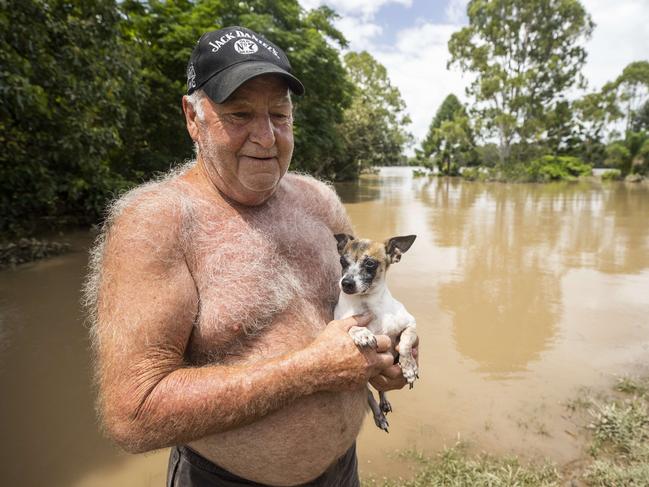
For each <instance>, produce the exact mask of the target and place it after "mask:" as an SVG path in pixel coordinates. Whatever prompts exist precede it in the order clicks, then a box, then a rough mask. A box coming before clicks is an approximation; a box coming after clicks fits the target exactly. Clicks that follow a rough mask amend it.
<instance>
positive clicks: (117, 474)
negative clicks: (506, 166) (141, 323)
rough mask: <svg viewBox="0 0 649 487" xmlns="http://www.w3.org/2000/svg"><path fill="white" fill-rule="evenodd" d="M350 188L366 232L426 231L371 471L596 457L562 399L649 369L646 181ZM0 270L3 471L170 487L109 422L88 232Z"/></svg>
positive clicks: (406, 298) (414, 258)
mask: <svg viewBox="0 0 649 487" xmlns="http://www.w3.org/2000/svg"><path fill="white" fill-rule="evenodd" d="M337 190H338V192H339V194H340V195H341V197H342V198H343V201H344V202H345V205H346V208H347V210H348V212H349V214H350V216H351V218H352V220H353V222H354V225H355V229H356V232H357V234H358V235H359V236H365V237H369V238H373V239H384V238H387V237H390V236H394V235H401V234H410V233H415V234H417V236H418V237H417V240H416V242H415V244H414V245H413V247H412V248H411V250H410V251H409V252H408V253H407V254H406V255H405V256H404V257H403V259H402V261H401V263H399V264H398V265H395V266H393V267H392V268H391V270H390V273H389V275H388V281H389V285H390V288H391V290H392V293H393V294H394V295H395V297H397V298H398V299H399V300H401V301H402V302H403V303H404V304H405V305H406V307H407V308H408V309H409V311H410V312H411V313H412V314H413V315H414V316H415V317H416V318H417V322H418V329H419V333H420V336H421V349H420V367H421V373H420V377H421V379H420V380H419V381H418V382H417V384H416V386H415V388H414V389H413V390H411V391H409V390H403V391H399V392H393V393H392V394H391V395H390V399H391V402H392V405H393V408H394V412H393V413H392V414H391V415H390V416H389V418H388V419H389V421H390V434H389V435H386V434H385V433H383V432H381V431H379V430H378V429H377V428H376V427H375V426H374V424H373V422H372V421H371V419H370V418H368V420H367V421H366V423H365V427H364V429H363V431H362V433H361V435H360V438H359V459H360V465H361V472H362V474H364V475H370V474H371V475H374V476H377V477H381V476H384V475H386V476H392V477H394V476H397V475H407V474H408V471H409V467H408V465H407V464H405V463H404V462H403V461H400V460H399V459H398V458H396V457H395V456H394V455H393V453H394V452H395V451H396V450H399V449H405V448H410V447H415V448H418V449H421V450H424V451H427V452H431V453H432V452H435V451H436V450H438V449H440V448H442V447H443V446H444V445H447V446H450V445H453V444H454V443H455V442H456V441H457V439H458V438H460V439H465V440H469V441H471V442H472V443H473V444H474V445H475V447H476V448H477V449H481V450H485V451H489V452H492V453H496V454H498V453H518V454H522V455H524V456H538V455H542V456H545V457H548V458H550V459H552V460H554V461H556V462H558V463H567V462H570V461H571V460H573V459H575V458H578V457H579V456H580V455H581V454H582V445H581V443H580V442H579V441H578V439H577V438H576V437H575V433H576V432H575V425H574V424H573V422H572V421H571V420H570V418H568V417H567V416H566V410H565V402H566V401H567V400H569V399H571V398H574V397H575V396H576V395H577V394H578V390H579V388H580V387H582V386H589V387H592V388H594V389H597V388H602V389H603V388H605V387H608V385H609V384H610V383H611V382H612V381H613V380H614V379H615V377H616V376H617V375H624V374H634V373H646V372H647V369H646V366H647V358H648V357H649V186H647V185H646V184H644V185H626V184H624V183H610V184H599V183H595V182H594V183H578V184H552V185H527V184H517V185H509V184H496V183H485V184H482V183H469V182H462V181H459V180H457V181H456V180H444V179H428V178H417V179H413V178H412V175H411V170H410V169H408V168H384V169H383V170H382V171H381V173H380V174H379V175H377V176H368V177H364V178H363V179H362V180H361V181H360V182H358V183H350V184H341V185H338V186H337ZM66 239H67V240H68V241H71V242H72V244H73V247H74V249H75V251H74V252H73V253H70V254H67V255H65V256H61V257H55V258H52V259H49V260H47V261H43V262H38V263H34V264H29V265H25V266H22V267H19V268H17V269H15V270H7V271H3V272H0V391H2V393H1V394H2V399H0V426H1V427H0V431H1V433H2V446H0V471H1V472H2V477H1V478H2V480H1V481H0V482H1V483H2V485H11V486H27V487H29V486H42V485H48V486H51V487H56V486H65V487H68V486H74V487H82V486H83V487H103V486H115V485H119V486H121V487H130V486H133V487H135V486H138V487H141V486H159V485H163V484H164V477H165V468H166V461H167V452H166V451H159V452H154V453H151V454H147V455H135V456H133V455H127V454H123V453H120V452H119V451H118V450H116V449H115V448H114V447H112V446H111V444H110V443H109V442H108V441H106V440H105V439H103V438H102V437H101V435H100V434H99V432H98V430H97V425H96V420H95V415H94V411H93V395H92V392H91V387H90V383H91V373H90V359H89V352H88V339H87V330H86V328H85V327H84V324H83V316H82V313H81V310H80V306H79V289H80V287H81V282H82V279H83V274H84V272H85V266H86V261H87V254H86V251H87V247H88V245H89V244H90V241H91V237H90V236H89V235H87V234H84V233H76V234H71V235H67V236H66Z"/></svg>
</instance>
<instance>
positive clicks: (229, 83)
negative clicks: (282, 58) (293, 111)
mask: <svg viewBox="0 0 649 487" xmlns="http://www.w3.org/2000/svg"><path fill="white" fill-rule="evenodd" d="M262 74H277V75H279V76H281V77H282V78H284V80H285V81H286V83H287V84H288V87H289V89H290V90H291V91H292V92H293V93H295V94H296V95H303V94H304V85H303V84H302V83H301V82H300V80H299V79H297V78H296V77H295V76H293V75H292V74H291V73H289V72H288V71H285V70H283V69H282V68H280V67H279V66H276V65H275V64H272V63H266V62H261V61H248V62H243V63H239V64H235V65H234V66H230V67H229V68H227V69H224V70H223V71H221V72H220V73H217V74H215V75H214V76H212V77H211V78H210V79H209V80H208V81H207V82H206V83H205V84H204V85H203V86H202V87H201V88H202V89H203V90H204V91H205V93H206V94H207V96H209V97H210V98H211V99H212V101H214V102H216V103H223V102H224V101H225V100H227V99H228V97H229V96H230V95H231V94H232V93H234V92H235V90H236V89H237V88H239V86H241V85H242V84H244V83H245V82H246V81H248V80H250V79H252V78H256V77H257V76H261V75H262Z"/></svg>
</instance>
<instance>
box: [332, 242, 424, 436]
mask: <svg viewBox="0 0 649 487" xmlns="http://www.w3.org/2000/svg"><path fill="white" fill-rule="evenodd" d="M334 237H335V238H336V241H337V242H338V253H339V254H340V264H341V265H342V278H341V279H340V289H341V291H342V292H341V293H340V297H339V298H338V304H337V305H336V309H335V311H334V319H337V320H339V319H343V318H348V317H350V316H353V315H358V314H362V313H365V312H366V311H371V312H372V313H373V314H374V316H375V319H374V320H373V321H372V323H370V324H369V325H368V326H367V327H362V326H354V327H352V328H351V329H350V330H349V334H350V335H351V337H352V339H353V340H354V343H356V345H358V346H359V347H373V348H376V338H375V336H374V335H375V334H376V335H388V336H389V337H390V338H391V339H392V346H391V350H390V351H392V352H393V353H394V347H395V345H396V344H397V340H398V343H399V365H400V366H401V370H402V372H403V376H404V377H405V378H406V380H407V381H408V384H409V385H410V388H411V389H412V387H413V383H414V382H415V379H417V378H419V376H418V370H417V362H416V361H415V358H414V357H413V355H412V347H413V345H414V343H415V342H416V340H417V332H416V329H415V328H416V324H415V319H414V318H413V316H412V315H411V314H410V313H408V311H406V308H405V307H404V306H403V304H401V303H400V302H399V301H397V300H396V299H394V298H393V297H392V295H391V294H390V291H388V287H387V284H386V281H385V275H386V272H387V270H388V267H390V264H393V263H395V262H399V261H400V260H401V255H402V254H404V253H405V252H406V251H407V250H408V249H409V248H410V246H411V245H412V243H413V242H414V241H415V238H417V236H416V235H407V236H403V237H393V238H391V239H389V240H386V241H385V243H380V242H373V241H371V240H365V239H358V240H357V239H355V238H354V237H353V236H351V235H347V234H345V233H339V234H337V235H334ZM379 398H380V403H379V404H377V403H376V399H375V398H374V395H373V394H372V391H371V390H370V389H369V386H368V389H367V402H368V403H369V405H370V408H371V409H372V414H373V415H374V422H375V423H376V426H378V427H379V428H381V429H382V430H384V431H385V432H386V433H387V431H388V421H387V419H386V417H385V415H386V414H387V413H388V412H390V411H392V406H391V405H390V403H389V402H388V400H387V397H386V395H385V393H384V392H379Z"/></svg>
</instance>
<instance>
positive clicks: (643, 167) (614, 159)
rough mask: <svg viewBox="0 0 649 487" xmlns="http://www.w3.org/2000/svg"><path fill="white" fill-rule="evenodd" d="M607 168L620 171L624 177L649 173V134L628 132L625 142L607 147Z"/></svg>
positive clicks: (618, 141) (618, 142)
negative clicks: (631, 174) (630, 174)
mask: <svg viewBox="0 0 649 487" xmlns="http://www.w3.org/2000/svg"><path fill="white" fill-rule="evenodd" d="M604 162H605V163H606V166H607V167H612V168H616V169H619V170H620V171H621V173H622V176H626V175H627V174H629V173H634V174H647V173H648V172H649V134H647V132H627V135H626V138H625V139H624V140H616V141H613V142H611V143H610V144H609V145H608V146H606V159H605V161H604Z"/></svg>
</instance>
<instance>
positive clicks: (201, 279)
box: [189, 208, 339, 359]
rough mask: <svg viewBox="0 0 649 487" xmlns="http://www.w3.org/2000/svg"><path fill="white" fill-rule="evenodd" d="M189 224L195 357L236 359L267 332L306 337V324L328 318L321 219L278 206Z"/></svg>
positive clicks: (332, 254)
mask: <svg viewBox="0 0 649 487" xmlns="http://www.w3.org/2000/svg"><path fill="white" fill-rule="evenodd" d="M196 223H197V224H196V225H194V228H193V229H192V231H191V232H190V246H189V247H190V248H191V249H192V258H191V259H190V260H191V264H190V267H192V274H193V276H194V281H195V283H196V287H197V291H198V295H199V310H198V316H197V320H196V323H195V327H194V333H193V334H192V343H191V344H190V346H191V347H192V348H193V349H194V350H195V351H198V352H199V354H200V355H204V356H212V357H213V358H215V359H222V358H223V356H224V351H225V350H228V351H229V353H232V354H235V355H236V354H244V353H245V351H244V349H245V348H246V346H249V345H251V344H253V343H254V344H255V345H256V346H257V347H263V344H264V337H265V336H268V335H269V334H270V335H275V336H277V337H280V338H281V339H286V338H285V337H286V336H294V335H296V334H298V335H299V334H306V335H309V334H312V333H313V330H314V328H313V326H314V323H313V322H314V321H316V322H317V323H318V324H320V323H326V322H327V321H328V320H329V319H331V316H332V311H333V307H334V306H335V300H336V297H337V287H336V282H337V278H338V273H339V269H338V267H339V266H338V259H337V253H336V246H335V240H334V238H333V236H332V232H331V230H330V229H329V227H328V226H327V225H326V224H325V223H324V222H322V221H321V220H319V219H318V218H316V217H314V216H313V215H309V214H308V213H305V212H301V211H299V209H297V208H285V209H284V211H253V212H250V213H248V214H243V215H242V214H240V213H236V212H232V213H230V214H225V215H219V216H218V218H211V219H204V220H202V221H200V220H198V221H197V222H196ZM315 326H316V327H317V326H319V325H317V324H316V325H315ZM281 327H285V328H290V329H285V330H283V329H282V330H281V329H278V328H281ZM300 328H302V329H300ZM275 342H276V343H277V340H275ZM280 345H281V343H280ZM285 346H287V347H289V348H290V344H289V343H285Z"/></svg>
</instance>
